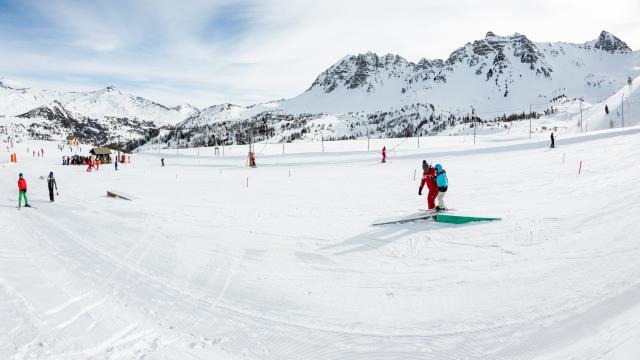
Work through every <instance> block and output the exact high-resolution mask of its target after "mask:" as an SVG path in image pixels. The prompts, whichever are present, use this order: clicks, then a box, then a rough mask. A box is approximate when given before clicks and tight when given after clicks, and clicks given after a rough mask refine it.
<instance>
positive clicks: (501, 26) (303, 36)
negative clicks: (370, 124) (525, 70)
mask: <svg viewBox="0 0 640 360" xmlns="http://www.w3.org/2000/svg"><path fill="white" fill-rule="evenodd" d="M605 10H606V11H603V2H601V1H593V2H585V1H577V0H565V1H562V2H558V1H551V0H540V1H535V2H533V1H521V0H483V1H470V0H469V1H465V0H449V1H441V0H438V1H432V0H422V1H411V0H395V1H377V0H369V1H365V0H342V1H339V0H297V1H293V0H289V1H287V0H261V1H260V0H236V1H232V0H212V1H202V0H197V1H192V0H181V1H180V2H175V1H165V0H156V1H153V0H131V1H122V0H112V1H103V0H93V1H79V0H77V1H64V0H49V1H35V0H22V1H19V0H16V1H7V0H0V54H2V56H0V69H1V70H0V79H5V80H12V81H14V82H16V83H18V84H22V85H24V86H29V87H38V88H47V89H56V90H62V91H72V90H93V89H97V88H102V87H104V86H107V85H115V86H116V87H118V88H120V89H121V90H123V91H127V92H131V93H134V94H136V95H140V96H144V97H147V98H149V99H151V100H154V101H158V102H161V103H164V104H167V105H175V104H178V103H184V102H189V103H192V104H194V105H196V106H201V107H202V106H208V105H213V104H216V103H221V102H234V103H239V104H250V103H254V102H258V101H266V100H272V99H278V98H285V97H292V96H295V95H297V94H299V93H301V92H303V91H304V90H305V89H306V88H307V87H308V86H309V84H311V83H312V82H313V80H314V79H315V77H316V76H317V75H318V74H319V73H320V72H321V71H323V70H324V69H325V68H327V67H328V66H330V65H331V64H333V63H334V62H335V61H337V60H338V59H340V58H342V57H343V56H345V55H346V54H353V53H359V52H366V51H375V52H378V53H381V54H384V53H396V54H399V55H401V56H404V57H406V58H407V59H409V60H413V61H418V60H419V59H420V58H422V57H427V58H446V57H447V56H448V55H449V53H451V52H452V51H453V50H455V49H456V48H457V47H459V46H462V45H464V44H465V43H466V42H469V41H473V40H475V39H478V38H481V37H483V36H484V34H485V33H486V32H487V31H488V30H492V31H494V32H495V33H497V34H513V33H514V32H520V33H523V34H525V35H527V36H528V37H529V38H531V39H532V40H534V41H570V42H585V41H587V40H591V39H594V38H596V37H597V35H598V34H599V32H600V30H602V29H606V30H609V31H611V32H612V33H614V34H615V35H617V36H619V37H620V38H621V39H622V40H624V41H626V42H627V43H628V44H629V45H630V46H631V47H632V48H633V49H638V48H640V26H639V25H638V24H639V22H638V21H637V19H638V18H639V15H640V2H638V1H637V0H611V1H607V2H606V9H605Z"/></svg>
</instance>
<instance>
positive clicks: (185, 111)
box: [171, 103, 200, 117]
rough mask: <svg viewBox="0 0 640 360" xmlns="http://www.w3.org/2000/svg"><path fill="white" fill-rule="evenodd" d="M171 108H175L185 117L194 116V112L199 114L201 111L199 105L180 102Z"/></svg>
mask: <svg viewBox="0 0 640 360" xmlns="http://www.w3.org/2000/svg"><path fill="white" fill-rule="evenodd" d="M171 110H175V111H177V112H179V113H180V114H182V115H183V116H184V117H190V116H193V115H194V114H197V113H199V112H200V109H198V108H197V107H195V106H193V105H191V104H187V103H185V104H180V105H178V106H174V107H172V108H171Z"/></svg>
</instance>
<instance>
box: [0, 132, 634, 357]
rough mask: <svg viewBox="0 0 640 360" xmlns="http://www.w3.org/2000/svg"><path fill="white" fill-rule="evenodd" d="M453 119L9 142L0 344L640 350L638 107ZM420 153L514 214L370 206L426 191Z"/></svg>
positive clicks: (449, 351) (93, 353)
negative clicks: (275, 151) (108, 141)
mask: <svg viewBox="0 0 640 360" xmlns="http://www.w3.org/2000/svg"><path fill="white" fill-rule="evenodd" d="M460 140H461V138H460V137H453V136H451V137H446V136H443V137H438V138H433V144H435V145H432V142H431V140H430V139H429V138H426V139H425V138H423V140H422V141H424V146H425V149H428V150H424V149H423V150H410V149H405V150H401V149H400V148H398V149H395V150H393V151H390V152H389V162H388V163H386V164H381V163H380V156H379V147H380V145H381V144H379V143H376V147H375V148H372V149H371V151H370V152H366V151H352V150H349V151H347V150H345V151H336V152H326V153H306V154H305V153H300V154H289V155H284V156H282V155H268V156H266V155H265V156H259V157H258V159H257V160H258V167H257V168H255V169H249V168H246V167H245V157H244V156H240V155H237V156H225V157H216V158H214V157H212V156H210V153H209V156H200V157H198V156H193V155H185V154H175V152H174V153H173V154H164V155H163V154H159V153H152V152H148V153H139V154H134V155H133V157H132V162H131V163H130V164H124V165H122V166H120V169H119V170H118V171H117V172H116V171H115V170H114V169H113V167H112V166H107V165H104V166H102V167H101V168H100V170H99V171H98V172H91V173H87V172H86V171H85V167H80V166H78V167H76V166H62V165H59V163H60V161H59V159H60V156H61V155H62V154H61V153H60V152H59V150H57V148H56V146H57V144H56V143H46V142H24V143H19V144H16V146H15V148H14V150H15V151H16V153H17V154H18V163H17V164H10V163H7V162H6V161H7V160H8V158H9V155H8V153H6V145H3V147H2V149H3V154H4V155H3V156H2V160H1V161H2V163H1V164H0V199H1V200H2V201H0V358H1V359H611V360H613V359H638V358H640V345H639V344H640V261H639V260H638V259H640V222H639V221H638V218H639V216H640V205H639V204H638V200H639V199H640V187H639V186H638V184H639V183H640V161H639V160H638V159H640V147H639V146H638V144H639V143H640V128H638V127H633V128H626V129H615V130H606V131H600V132H592V133H587V134H582V135H581V134H576V135H572V137H563V136H560V137H559V138H558V140H557V145H558V147H557V148H556V149H549V148H548V142H547V140H546V138H545V139H533V140H531V141H529V140H528V139H521V140H517V141H511V142H503V141H497V140H496V141H493V142H490V141H489V135H487V138H484V137H482V136H479V139H478V144H477V145H473V143H472V142H471V141H470V140H469V138H468V137H467V141H466V142H465V143H461V141H460ZM364 141H366V140H364ZM449 142H452V143H451V144H449ZM453 142H455V144H453ZM27 147H30V148H31V149H33V148H34V147H35V148H40V147H44V148H45V157H43V158H38V157H35V158H34V157H33V156H31V154H28V153H27V150H26V148H27ZM389 148H390V146H389V147H388V149H389ZM83 150H84V152H85V153H86V151H87V150H88V147H86V146H83ZM30 151H31V150H30ZM68 151H69V150H68V148H66V149H65V152H64V154H67V153H68ZM162 156H164V157H165V158H166V164H167V165H166V166H165V167H161V166H160V158H161V157H162ZM422 159H426V160H427V161H429V162H439V163H441V164H443V165H444V167H445V169H447V173H448V176H449V180H450V190H449V192H448V195H447V197H446V201H447V204H448V206H450V207H451V208H454V209H456V211H457V213H460V214H466V215H478V216H496V217H501V218H502V220H501V221H495V222H485V223H472V224H467V225H450V224H441V223H435V222H432V221H428V220H422V221H416V222H411V223H404V224H396V225H386V226H378V227H373V226H371V224H372V223H373V222H375V221H376V220H378V219H380V218H384V217H392V216H400V215H409V214H413V213H416V212H417V211H418V209H419V208H424V207H426V196H422V197H419V196H418V184H419V180H420V169H419V167H420V162H421V160H422ZM580 161H582V170H581V174H578V168H579V164H580ZM416 169H417V176H416V178H415V179H414V171H416ZM49 171H53V172H54V173H55V175H56V178H57V181H58V185H59V193H60V196H59V197H57V199H56V202H55V203H49V201H48V198H47V186H46V180H44V177H46V175H47V174H48V173H49ZM19 172H22V173H24V175H25V177H26V179H27V182H28V185H29V191H28V195H29V199H30V200H31V203H32V205H33V206H35V208H32V209H26V208H22V209H21V210H18V209H17V208H16V205H17V204H16V203H17V185H16V181H17V177H18V173H19ZM41 176H42V177H43V178H41ZM107 190H114V191H120V192H123V193H126V194H130V195H132V196H133V200H131V201H127V200H120V199H113V198H107V197H106V191H107ZM425 193H426V191H425Z"/></svg>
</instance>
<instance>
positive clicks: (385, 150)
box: [382, 146, 387, 164]
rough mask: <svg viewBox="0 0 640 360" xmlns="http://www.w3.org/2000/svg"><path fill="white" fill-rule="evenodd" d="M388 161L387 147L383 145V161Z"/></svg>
mask: <svg viewBox="0 0 640 360" xmlns="http://www.w3.org/2000/svg"><path fill="white" fill-rule="evenodd" d="M386 162H387V147H386V146H383V147H382V163H383V164H384V163H386Z"/></svg>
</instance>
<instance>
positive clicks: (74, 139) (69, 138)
mask: <svg viewBox="0 0 640 360" xmlns="http://www.w3.org/2000/svg"><path fill="white" fill-rule="evenodd" d="M67 145H80V140H79V139H78V138H77V137H75V136H73V135H69V136H67Z"/></svg>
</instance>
